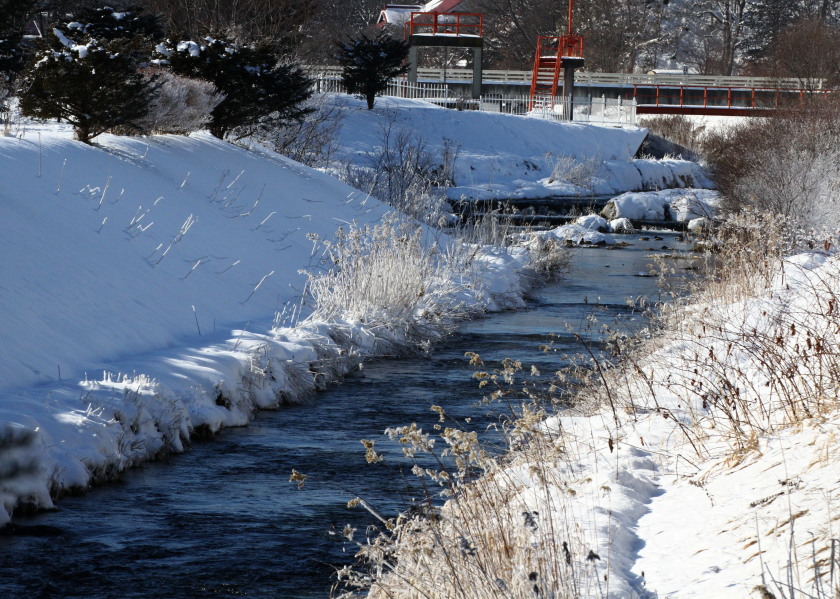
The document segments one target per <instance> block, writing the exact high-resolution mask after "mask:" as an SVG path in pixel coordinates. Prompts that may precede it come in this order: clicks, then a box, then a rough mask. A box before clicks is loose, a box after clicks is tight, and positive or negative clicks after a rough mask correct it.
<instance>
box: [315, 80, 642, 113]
mask: <svg viewBox="0 0 840 599" xmlns="http://www.w3.org/2000/svg"><path fill="white" fill-rule="evenodd" d="M313 82H314V83H313V85H314V88H315V91H316V92H332V93H347V88H346V87H345V86H344V84H343V83H342V82H341V79H339V78H338V77H336V76H334V75H333V74H332V73H327V74H320V75H318V76H316V77H314V78H313ZM382 95H384V96H393V97H397V98H411V99H417V100H426V101H427V102H432V103H433V104H437V105H438V106H444V107H446V108H454V109H457V110H481V111H485V112H500V113H506V114H517V115H527V116H533V117H537V118H543V119H549V120H554V121H566V120H568V115H569V113H570V111H569V103H568V101H567V100H566V99H565V98H562V97H555V98H553V99H551V100H549V101H541V102H540V103H539V104H538V105H534V106H532V102H531V99H530V97H529V96H525V95H522V96H503V95H501V94H487V95H483V96H481V97H480V98H479V99H477V100H475V99H470V98H464V97H462V96H455V95H453V94H452V93H450V90H449V88H448V86H447V85H446V84H445V83H417V84H410V83H408V82H407V81H405V80H401V79H392V80H391V81H390V82H389V83H388V87H387V88H386V90H385V92H384V93H383V94H382ZM571 108H572V111H571V112H572V115H573V120H574V121H575V122H579V123H592V124H600V125H635V124H636V101H635V100H625V99H622V98H618V99H613V98H605V97H600V98H594V97H592V98H575V99H574V101H573V103H572V104H571Z"/></svg>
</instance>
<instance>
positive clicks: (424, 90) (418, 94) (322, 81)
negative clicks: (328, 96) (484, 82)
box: [313, 74, 451, 102]
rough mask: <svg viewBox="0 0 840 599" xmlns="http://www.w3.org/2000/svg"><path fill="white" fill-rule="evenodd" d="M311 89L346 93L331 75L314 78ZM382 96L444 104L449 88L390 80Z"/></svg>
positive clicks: (336, 78) (433, 84)
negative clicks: (442, 102)
mask: <svg viewBox="0 0 840 599" xmlns="http://www.w3.org/2000/svg"><path fill="white" fill-rule="evenodd" d="M313 87H314V88H315V91H316V92H332V93H338V94H346V93H347V87H345V85H344V83H342V81H341V79H340V78H338V77H336V76H333V75H332V74H321V75H318V76H316V77H314V78H313ZM382 95H383V96H393V97H396V98H411V99H414V100H428V101H430V102H434V101H444V102H445V101H448V100H449V99H450V96H451V95H450V93H449V87H448V86H447V85H446V84H445V83H417V84H410V83H409V82H408V81H405V80H402V79H391V80H390V81H389V82H388V87H387V88H386V89H385V91H384V92H383V93H382Z"/></svg>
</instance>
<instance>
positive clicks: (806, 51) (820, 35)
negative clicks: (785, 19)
mask: <svg viewBox="0 0 840 599" xmlns="http://www.w3.org/2000/svg"><path fill="white" fill-rule="evenodd" d="M769 62H770V64H771V65H772V67H773V73H772V74H773V75H775V76H777V77H795V78H797V79H798V80H799V82H800V85H801V86H802V88H803V89H808V90H815V89H820V88H822V87H824V86H826V85H828V86H835V85H837V84H838V83H840V27H837V26H831V25H827V24H826V23H824V22H823V21H821V20H820V19H819V18H818V17H813V18H810V19H806V20H804V21H800V22H799V23H797V24H796V25H794V26H793V27H792V28H791V29H790V30H788V31H787V32H785V33H783V34H782V35H780V36H779V37H778V39H777V41H776V43H775V44H774V45H773V47H772V48H771V59H770V61H769Z"/></svg>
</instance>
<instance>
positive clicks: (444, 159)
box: [342, 118, 458, 225]
mask: <svg viewBox="0 0 840 599" xmlns="http://www.w3.org/2000/svg"><path fill="white" fill-rule="evenodd" d="M457 150H458V149H457V147H455V146H453V145H451V144H448V145H445V151H444V154H443V156H435V155H434V154H433V153H432V152H431V151H430V150H429V149H428V147H427V143H426V140H425V139H423V138H421V137H419V136H417V135H416V134H415V133H413V132H412V131H411V130H410V129H408V128H405V127H396V126H395V122H394V119H393V118H391V119H386V120H385V121H384V122H383V123H382V124H381V125H380V132H379V145H378V146H376V147H375V148H374V149H372V150H370V151H369V152H368V153H367V155H366V164H364V165H363V166H357V165H349V164H348V165H347V167H346V168H345V171H344V173H342V179H343V180H344V182H345V183H347V184H349V185H352V186H353V187H355V188H356V189H359V190H361V191H364V192H367V193H370V194H371V195H372V196H374V197H376V198H378V199H379V200H381V201H383V202H385V203H387V204H389V205H390V206H393V207H394V208H396V209H397V210H399V211H401V212H403V213H404V214H408V215H409V216H412V217H414V218H416V219H418V220H421V221H423V222H427V223H429V224H432V225H436V224H437V223H438V222H439V221H440V219H441V218H442V217H444V216H445V215H446V214H448V213H449V212H450V210H449V204H448V202H447V201H446V199H445V198H444V194H443V190H442V189H441V187H442V186H444V185H447V184H450V183H451V174H452V172H454V166H453V165H454V162H455V159H456V157H457V154H458V151H457Z"/></svg>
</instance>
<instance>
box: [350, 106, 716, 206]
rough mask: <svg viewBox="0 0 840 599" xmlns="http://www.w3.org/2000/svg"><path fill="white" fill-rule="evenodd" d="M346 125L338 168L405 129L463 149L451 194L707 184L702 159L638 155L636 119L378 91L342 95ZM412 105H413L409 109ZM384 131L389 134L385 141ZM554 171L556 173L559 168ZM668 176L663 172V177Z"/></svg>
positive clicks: (423, 139)
mask: <svg viewBox="0 0 840 599" xmlns="http://www.w3.org/2000/svg"><path fill="white" fill-rule="evenodd" d="M333 102H335V104H336V105H337V106H338V107H339V110H340V112H341V114H342V117H343V122H344V126H343V127H342V129H341V132H340V137H341V143H340V148H339V149H338V151H337V153H336V157H335V168H336V169H337V170H339V171H340V170H342V167H343V165H344V164H345V163H352V164H355V165H358V166H363V167H364V166H370V165H372V163H373V160H372V155H375V154H376V153H377V152H379V151H380V150H379V149H380V148H382V147H384V146H385V145H386V144H389V145H390V146H392V149H393V146H395V145H396V144H395V142H397V141H398V140H400V134H401V133H403V132H407V133H408V136H407V139H410V140H412V142H414V143H417V142H420V143H421V144H422V145H423V147H424V148H425V150H426V151H427V152H429V153H430V154H432V155H434V156H437V159H438V160H441V158H440V157H441V156H443V154H444V150H445V146H446V145H447V144H449V146H450V148H453V149H457V158H456V160H455V164H454V180H455V184H454V186H452V187H450V188H448V189H447V190H446V191H447V196H448V197H449V198H451V199H461V198H476V199H495V198H500V199H510V198H541V197H550V196H564V195H565V196H579V195H592V194H595V195H606V194H615V195H617V194H619V193H622V192H625V191H637V190H642V189H659V188H662V187H671V186H678V187H690V186H696V187H707V186H710V185H711V184H710V182H709V181H708V180H707V179H706V177H705V175H704V174H703V171H702V169H701V168H700V167H699V165H697V164H696V163H692V162H686V161H680V160H666V161H652V160H634V159H633V156H634V155H635V154H636V152H637V151H638V149H639V146H640V145H641V144H642V142H643V141H644V139H645V136H646V135H647V130H646V129H641V128H638V127H625V128H615V127H600V126H596V125H588V124H578V123H563V122H554V121H546V120H544V119H541V118H536V117H528V116H515V115H507V114H498V113H489V112H478V111H454V110H448V109H445V108H440V107H438V106H435V105H432V104H429V103H427V102H422V101H420V100H401V99H396V98H378V99H377V101H376V106H375V108H374V109H373V111H368V110H367V109H366V106H365V104H364V103H363V102H362V101H361V100H356V99H348V98H346V97H345V96H340V97H336V98H334V99H333ZM405 108H410V110H404V109H405ZM386 139H388V140H389V141H387V142H386ZM558 162H561V163H569V164H570V165H575V164H582V165H583V167H582V168H583V170H585V171H587V174H586V177H585V178H586V179H587V180H586V181H583V182H581V181H579V180H577V179H578V178H579V177H578V178H576V177H569V178H564V177H563V176H562V174H561V175H560V176H557V172H556V167H557V164H558ZM553 175H554V176H553ZM663 178H664V179H663Z"/></svg>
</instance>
